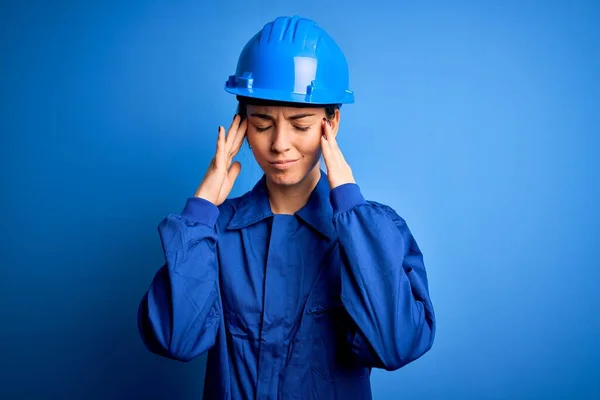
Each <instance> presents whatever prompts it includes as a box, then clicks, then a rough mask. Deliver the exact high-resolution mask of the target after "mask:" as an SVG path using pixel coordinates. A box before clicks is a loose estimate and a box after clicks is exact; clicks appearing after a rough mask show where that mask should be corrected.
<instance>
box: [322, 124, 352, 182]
mask: <svg viewBox="0 0 600 400" xmlns="http://www.w3.org/2000/svg"><path fill="white" fill-rule="evenodd" d="M321 126H322V129H323V135H322V136H321V148H322V149H323V158H324V159H325V165H326V166H327V178H328V179H329V187H330V188H331V189H335V188H336V187H338V186H341V185H343V184H346V183H355V181H354V176H352V169H351V168H350V165H348V163H347V162H346V160H345V159H344V155H343V154H342V151H341V150H340V147H339V146H338V144H337V140H335V136H336V134H335V133H334V132H333V130H332V129H331V123H330V122H329V121H328V120H326V119H323V120H322V121H321Z"/></svg>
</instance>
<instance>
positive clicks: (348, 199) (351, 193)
mask: <svg viewBox="0 0 600 400" xmlns="http://www.w3.org/2000/svg"><path fill="white" fill-rule="evenodd" d="M329 196H330V201H331V206H332V207H333V214H334V215H335V214H340V213H343V212H345V211H349V210H351V209H352V208H354V207H356V206H358V205H360V204H366V202H367V201H366V200H365V198H364V197H363V195H362V193H361V192H360V187H359V186H358V185H357V184H356V183H345V184H343V185H340V186H338V187H336V188H335V189H333V190H331V193H330V194H329Z"/></svg>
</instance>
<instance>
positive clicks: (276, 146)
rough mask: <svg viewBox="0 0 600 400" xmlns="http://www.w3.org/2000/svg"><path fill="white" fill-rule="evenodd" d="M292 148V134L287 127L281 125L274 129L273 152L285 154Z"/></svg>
mask: <svg viewBox="0 0 600 400" xmlns="http://www.w3.org/2000/svg"><path fill="white" fill-rule="evenodd" d="M291 147H292V144H291V141H290V132H289V131H288V129H286V128H285V127H283V126H281V125H279V126H276V127H275V129H273V143H272V144H271V150H272V151H273V152H275V153H285V152H286V151H288V150H289V149H290V148H291Z"/></svg>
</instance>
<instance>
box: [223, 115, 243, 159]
mask: <svg viewBox="0 0 600 400" xmlns="http://www.w3.org/2000/svg"><path fill="white" fill-rule="evenodd" d="M240 119H241V118H240V116H239V115H238V114H235V115H234V116H233V121H231V125H229V129H227V138H226V139H225V141H226V143H227V144H226V146H227V147H226V149H225V151H226V152H227V153H231V149H232V148H233V143H234V142H235V139H236V136H237V134H238V128H239V126H240Z"/></svg>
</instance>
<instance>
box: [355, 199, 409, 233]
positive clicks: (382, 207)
mask: <svg viewBox="0 0 600 400" xmlns="http://www.w3.org/2000/svg"><path fill="white" fill-rule="evenodd" d="M365 205H366V206H367V207H368V208H370V209H371V210H373V211H374V212H376V213H380V214H383V215H384V216H386V217H387V218H389V219H391V220H392V221H394V222H395V223H396V225H398V226H399V227H400V226H406V220H405V219H404V218H402V217H401V216H400V215H399V214H398V213H397V212H396V210H395V209H394V208H392V207H391V206H390V205H388V204H384V203H380V202H378V201H375V200H366V204H365Z"/></svg>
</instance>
